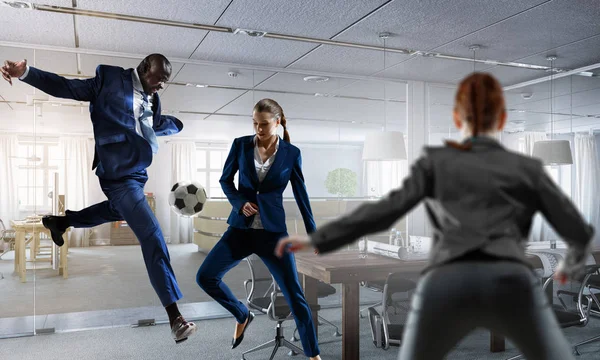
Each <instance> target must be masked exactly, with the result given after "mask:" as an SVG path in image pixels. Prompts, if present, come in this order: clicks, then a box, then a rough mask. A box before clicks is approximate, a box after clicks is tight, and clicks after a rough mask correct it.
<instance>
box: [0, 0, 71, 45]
mask: <svg viewBox="0 0 600 360" xmlns="http://www.w3.org/2000/svg"><path fill="white" fill-rule="evenodd" d="M43 4H46V5H54V6H63V7H71V6H72V1H71V0H44V1H43ZM0 12H1V13H2V16H1V17H0V29H2V31H0V41H10V42H18V43H29V44H42V45H55V46H68V47H72V46H75V32H74V27H73V15H67V14H56V13H50V12H43V11H36V10H26V9H13V8H11V7H5V6H0Z"/></svg>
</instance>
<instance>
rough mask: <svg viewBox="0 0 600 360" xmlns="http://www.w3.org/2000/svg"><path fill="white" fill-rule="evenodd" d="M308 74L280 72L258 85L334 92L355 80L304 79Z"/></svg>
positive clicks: (284, 89)
mask: <svg viewBox="0 0 600 360" xmlns="http://www.w3.org/2000/svg"><path fill="white" fill-rule="evenodd" d="M306 76H310V73H307V74H290V73H278V74H276V75H274V76H273V77H271V78H269V79H268V80H267V81H265V82H264V83H262V84H260V85H259V86H258V89H261V90H276V91H296V92H302V93H307V94H315V93H321V94H328V93H334V92H336V91H337V89H339V88H341V87H344V86H346V85H349V84H352V83H354V82H355V81H354V80H349V79H341V78H334V77H331V78H329V80H328V81H324V82H312V81H304V78H305V77H306Z"/></svg>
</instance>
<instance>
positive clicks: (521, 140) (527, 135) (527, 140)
mask: <svg viewBox="0 0 600 360" xmlns="http://www.w3.org/2000/svg"><path fill="white" fill-rule="evenodd" d="M547 139H548V137H547V136H546V133H545V132H537V131H525V132H520V133H513V134H502V144H503V145H504V146H505V147H506V148H508V149H510V150H513V151H518V152H521V153H523V154H525V155H528V156H532V155H533V144H535V143H536V142H537V141H543V140H547ZM549 231H551V229H550V228H549V227H548V224H547V223H546V222H545V221H544V218H543V217H542V215H541V214H537V215H535V217H534V218H533V223H532V225H531V232H530V233H529V241H545V240H547V239H546V238H547V236H548V235H549Z"/></svg>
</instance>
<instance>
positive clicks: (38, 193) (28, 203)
mask: <svg viewBox="0 0 600 360" xmlns="http://www.w3.org/2000/svg"><path fill="white" fill-rule="evenodd" d="M58 152H59V150H58V144H53V143H42V144H39V143H38V144H35V143H33V142H29V141H22V142H19V145H18V150H17V157H18V159H17V164H18V166H17V176H16V181H17V184H18V185H17V197H18V201H19V208H20V210H21V211H36V212H43V211H50V210H51V208H52V199H50V198H49V197H48V196H47V195H48V193H49V192H50V191H52V189H53V187H54V173H55V172H58V171H59V166H58V163H57V162H56V161H53V160H52V159H57V158H58Z"/></svg>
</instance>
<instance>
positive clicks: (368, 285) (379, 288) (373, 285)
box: [358, 281, 385, 319]
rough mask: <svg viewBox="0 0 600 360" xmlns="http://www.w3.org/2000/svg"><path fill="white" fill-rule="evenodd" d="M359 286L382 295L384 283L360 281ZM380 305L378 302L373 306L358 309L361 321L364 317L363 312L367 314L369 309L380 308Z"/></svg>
mask: <svg viewBox="0 0 600 360" xmlns="http://www.w3.org/2000/svg"><path fill="white" fill-rule="evenodd" d="M360 285H361V286H362V287H364V288H365V289H368V290H371V291H374V292H379V293H382V292H383V287H384V286H385V281H361V282H360ZM381 304H382V302H381V301H378V302H376V303H375V304H373V305H369V306H367V307H365V308H362V309H360V310H359V312H358V314H359V315H360V318H361V319H362V318H364V317H365V315H363V313H364V312H368V311H369V309H370V308H372V307H376V306H380V305H381Z"/></svg>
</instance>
